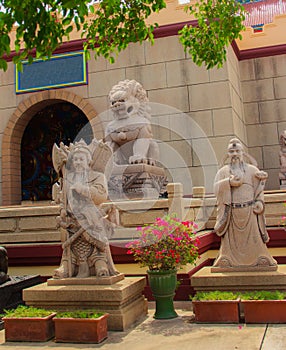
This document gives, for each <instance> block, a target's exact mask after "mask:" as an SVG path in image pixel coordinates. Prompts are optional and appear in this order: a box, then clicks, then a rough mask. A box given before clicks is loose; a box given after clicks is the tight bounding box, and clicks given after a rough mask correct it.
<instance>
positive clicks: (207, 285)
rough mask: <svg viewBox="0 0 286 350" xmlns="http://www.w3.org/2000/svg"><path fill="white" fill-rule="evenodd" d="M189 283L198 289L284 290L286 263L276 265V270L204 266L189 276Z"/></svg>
mask: <svg viewBox="0 0 286 350" xmlns="http://www.w3.org/2000/svg"><path fill="white" fill-rule="evenodd" d="M191 285H192V287H193V288H194V289H195V291H196V292H198V291H203V292H206V291H212V290H229V291H235V292H237V291H247V290H281V291H286V265H278V270H277V271H258V272H223V273H220V272H213V273H212V272H211V266H210V267H204V268H202V269H201V270H199V271H198V272H196V273H195V274H194V275H193V276H192V277H191Z"/></svg>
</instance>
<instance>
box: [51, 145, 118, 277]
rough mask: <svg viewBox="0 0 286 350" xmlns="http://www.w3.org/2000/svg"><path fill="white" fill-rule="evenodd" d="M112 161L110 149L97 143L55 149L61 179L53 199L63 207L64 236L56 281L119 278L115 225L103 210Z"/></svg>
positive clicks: (55, 160)
mask: <svg viewBox="0 0 286 350" xmlns="http://www.w3.org/2000/svg"><path fill="white" fill-rule="evenodd" d="M111 157H112V152H111V150H110V148H109V147H108V146H107V145H105V144H103V143H102V142H97V141H96V140H93V141H92V143H91V144H90V145H87V144H86V143H85V142H84V141H83V140H81V141H79V142H76V143H75V144H70V146H65V145H64V144H63V143H61V144H60V147H58V146H57V145H54V147H53V164H54V167H55V169H56V171H57V172H58V173H59V175H60V180H59V183H58V184H56V186H55V187H54V189H53V192H54V193H53V196H54V199H55V202H57V203H59V204H60V217H59V225H60V227H61V228H62V230H63V232H64V233H63V255H62V260H61V265H60V267H59V268H58V269H56V271H55V274H54V276H53V277H54V278H67V277H78V278H85V277H89V276H97V277H106V276H114V275H116V274H118V272H117V271H116V269H115V267H114V264H113V261H112V257H111V253H110V248H109V243H108V240H109V238H110V237H111V236H112V234H113V232H114V227H113V226H114V225H113V224H112V223H111V222H110V221H109V220H108V214H107V213H106V212H105V211H104V210H103V209H102V208H101V207H100V205H101V204H102V203H103V202H104V201H106V199H107V194H108V192H107V181H106V178H105V175H104V171H105V169H106V166H107V164H108V162H109V160H110V158H111Z"/></svg>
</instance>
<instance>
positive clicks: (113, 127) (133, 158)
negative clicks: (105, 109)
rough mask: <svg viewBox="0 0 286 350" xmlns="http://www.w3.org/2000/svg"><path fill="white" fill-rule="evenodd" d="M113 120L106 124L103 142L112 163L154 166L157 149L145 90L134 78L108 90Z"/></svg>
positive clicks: (157, 154) (157, 155) (156, 158)
mask: <svg viewBox="0 0 286 350" xmlns="http://www.w3.org/2000/svg"><path fill="white" fill-rule="evenodd" d="M109 101H110V108H111V110H112V113H113V117H114V120H113V121H112V122H110V123H109V124H108V125H107V128H106V132H105V141H106V142H107V143H108V144H109V145H110V147H111V149H112V151H113V152H114V157H115V163H117V164H137V163H145V164H151V165H155V162H156V160H158V157H159V148H158V144H157V142H156V141H155V140H153V134H152V129H151V123H150V111H149V106H148V98H147V94H146V91H145V90H144V89H143V87H142V85H141V84H140V83H138V82H137V81H135V80H123V81H120V82H119V83H118V84H117V85H115V86H113V88H112V89H111V91H110V93H109Z"/></svg>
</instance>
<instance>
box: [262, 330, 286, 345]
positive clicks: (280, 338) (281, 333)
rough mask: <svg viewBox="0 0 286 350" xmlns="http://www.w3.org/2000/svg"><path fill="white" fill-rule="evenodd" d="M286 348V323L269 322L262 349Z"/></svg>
mask: <svg viewBox="0 0 286 350" xmlns="http://www.w3.org/2000/svg"><path fill="white" fill-rule="evenodd" d="M285 349H286V325H285V324H283V325H282V324H269V325H268V327H267V329H266V332H265V338H264V341H263V344H262V347H261V350H285Z"/></svg>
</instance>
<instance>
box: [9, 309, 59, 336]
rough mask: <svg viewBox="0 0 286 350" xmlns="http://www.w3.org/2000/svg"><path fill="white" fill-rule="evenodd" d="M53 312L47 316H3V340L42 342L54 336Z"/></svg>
mask: <svg viewBox="0 0 286 350" xmlns="http://www.w3.org/2000/svg"><path fill="white" fill-rule="evenodd" d="M55 315H56V314H55V313H53V314H51V315H49V316H47V317H23V318H19V317H17V318H16V317H3V321H4V328H5V341H27V342H43V341H47V340H49V339H51V338H53V337H54V335H55V326H54V323H53V317H54V316H55Z"/></svg>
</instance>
